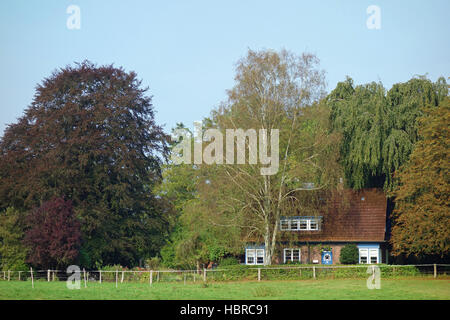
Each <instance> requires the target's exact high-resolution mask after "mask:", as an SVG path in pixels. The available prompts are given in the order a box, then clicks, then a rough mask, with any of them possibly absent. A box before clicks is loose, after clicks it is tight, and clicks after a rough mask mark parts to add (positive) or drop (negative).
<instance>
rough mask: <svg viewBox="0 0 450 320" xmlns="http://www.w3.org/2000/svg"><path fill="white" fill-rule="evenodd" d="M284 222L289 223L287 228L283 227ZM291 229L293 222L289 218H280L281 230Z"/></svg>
mask: <svg viewBox="0 0 450 320" xmlns="http://www.w3.org/2000/svg"><path fill="white" fill-rule="evenodd" d="M283 223H284V224H287V229H286V228H283ZM290 229H291V223H290V222H289V219H281V220H280V230H283V231H289V230H290Z"/></svg>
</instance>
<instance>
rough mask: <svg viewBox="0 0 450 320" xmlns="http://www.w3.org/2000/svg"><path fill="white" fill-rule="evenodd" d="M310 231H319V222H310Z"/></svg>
mask: <svg viewBox="0 0 450 320" xmlns="http://www.w3.org/2000/svg"><path fill="white" fill-rule="evenodd" d="M309 229H310V230H319V221H318V220H317V219H311V220H309Z"/></svg>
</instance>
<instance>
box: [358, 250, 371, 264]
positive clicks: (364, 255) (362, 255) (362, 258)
mask: <svg viewBox="0 0 450 320" xmlns="http://www.w3.org/2000/svg"><path fill="white" fill-rule="evenodd" d="M368 256H369V250H368V249H359V263H367V261H368Z"/></svg>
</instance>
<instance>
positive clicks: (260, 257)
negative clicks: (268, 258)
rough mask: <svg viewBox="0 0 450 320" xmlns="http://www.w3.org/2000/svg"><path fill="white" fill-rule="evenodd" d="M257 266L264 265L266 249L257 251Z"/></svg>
mask: <svg viewBox="0 0 450 320" xmlns="http://www.w3.org/2000/svg"><path fill="white" fill-rule="evenodd" d="M256 264H264V249H258V250H256Z"/></svg>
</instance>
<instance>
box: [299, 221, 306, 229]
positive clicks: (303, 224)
mask: <svg viewBox="0 0 450 320" xmlns="http://www.w3.org/2000/svg"><path fill="white" fill-rule="evenodd" d="M300 230H308V220H304V219H303V220H300Z"/></svg>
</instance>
